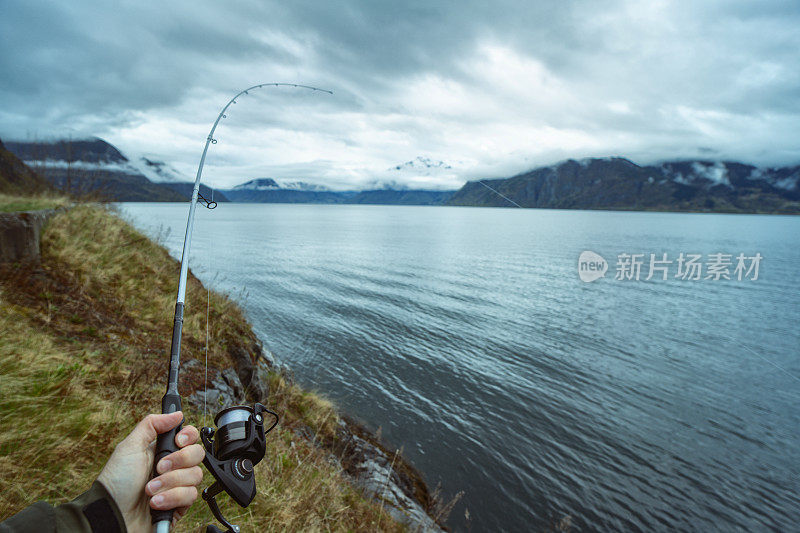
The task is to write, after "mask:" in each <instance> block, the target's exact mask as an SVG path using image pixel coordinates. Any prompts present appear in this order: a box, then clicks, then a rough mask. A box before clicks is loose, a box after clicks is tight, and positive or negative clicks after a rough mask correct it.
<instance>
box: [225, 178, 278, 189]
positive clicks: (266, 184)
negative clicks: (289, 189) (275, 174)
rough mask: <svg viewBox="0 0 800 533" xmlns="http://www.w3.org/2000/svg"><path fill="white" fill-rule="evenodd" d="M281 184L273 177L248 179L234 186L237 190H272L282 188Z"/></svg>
mask: <svg viewBox="0 0 800 533" xmlns="http://www.w3.org/2000/svg"><path fill="white" fill-rule="evenodd" d="M280 188H281V186H280V185H278V184H277V183H276V182H275V180H274V179H272V178H256V179H253V180H250V181H246V182H244V183H241V184H239V185H237V186H236V187H234V189H236V190H237V191H245V190H247V191H270V190H273V189H280Z"/></svg>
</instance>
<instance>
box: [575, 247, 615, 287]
mask: <svg viewBox="0 0 800 533" xmlns="http://www.w3.org/2000/svg"><path fill="white" fill-rule="evenodd" d="M607 270H608V263H607V262H606V260H605V259H603V257H602V256H601V255H599V254H596V253H594V252H590V251H589V250H586V251H584V252H581V255H580V257H578V275H579V276H580V278H581V281H585V282H586V283H589V282H592V281H595V280H597V279H600V278H602V277H604V276H605V275H606V271H607Z"/></svg>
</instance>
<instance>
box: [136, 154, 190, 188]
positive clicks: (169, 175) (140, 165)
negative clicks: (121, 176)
mask: <svg viewBox="0 0 800 533" xmlns="http://www.w3.org/2000/svg"><path fill="white" fill-rule="evenodd" d="M128 164H129V166H130V168H131V169H133V170H137V171H139V172H140V173H141V174H143V175H144V176H145V177H146V178H147V179H149V180H150V181H152V182H154V183H184V182H187V181H192V178H190V177H189V176H186V175H185V174H182V173H181V172H179V171H178V170H176V169H175V167H173V166H172V165H170V164H168V163H164V162H163V161H158V160H156V159H155V158H154V157H153V156H148V155H143V156H140V157H139V158H137V159H135V160H132V161H129V162H128Z"/></svg>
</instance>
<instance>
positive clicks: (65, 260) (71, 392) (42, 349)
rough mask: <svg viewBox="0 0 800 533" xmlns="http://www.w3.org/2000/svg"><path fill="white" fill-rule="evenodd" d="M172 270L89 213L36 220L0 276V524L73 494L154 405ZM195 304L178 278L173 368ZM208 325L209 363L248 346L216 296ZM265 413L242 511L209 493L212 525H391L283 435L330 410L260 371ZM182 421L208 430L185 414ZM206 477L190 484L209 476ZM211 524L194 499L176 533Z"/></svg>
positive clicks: (201, 336)
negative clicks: (258, 456)
mask: <svg viewBox="0 0 800 533" xmlns="http://www.w3.org/2000/svg"><path fill="white" fill-rule="evenodd" d="M177 274H178V264H177V262H176V261H174V260H173V259H172V258H171V257H170V256H169V255H168V254H167V252H166V251H165V250H164V249H163V248H162V247H161V246H159V245H157V244H155V243H153V242H152V241H150V240H149V239H147V238H146V237H144V236H143V235H142V234H140V233H139V232H137V231H136V230H135V229H133V228H132V227H131V226H130V225H128V224H127V223H125V222H123V221H122V220H120V219H119V218H117V217H116V216H114V215H113V214H112V213H109V212H108V211H107V210H106V209H105V208H103V207H99V206H89V205H79V206H77V207H74V208H72V209H70V210H69V211H66V212H62V213H59V214H57V215H56V216H55V217H54V218H53V219H52V220H51V221H50V223H49V224H48V226H47V228H46V230H45V232H44V234H43V236H42V263H41V266H40V268H37V269H34V268H31V267H30V266H19V265H17V266H12V267H5V268H4V269H3V270H2V272H0V329H1V330H2V334H1V335H0V427H2V431H0V486H2V487H4V490H3V491H0V519H2V518H5V517H7V516H9V515H11V514H13V513H15V512H17V511H19V510H20V509H22V508H23V507H25V506H26V505H29V504H31V503H33V502H34V501H37V500H40V499H44V500H47V501H49V502H51V503H54V504H57V503H60V502H63V501H65V500H67V499H70V498H72V497H74V496H76V495H77V494H78V493H80V492H81V491H83V490H85V488H87V487H88V486H89V485H90V484H91V482H92V481H93V480H94V478H95V477H96V476H97V474H98V473H99V471H100V469H101V467H102V465H103V463H104V461H105V459H106V458H107V457H108V456H109V455H110V453H111V451H112V450H113V447H114V445H115V444H116V443H117V442H118V441H119V440H121V439H122V438H123V437H124V436H125V435H126V434H127V433H128V432H129V431H130V430H131V429H132V427H133V426H134V425H135V423H136V422H137V421H138V420H139V419H140V418H141V417H143V416H144V415H145V414H147V413H149V412H154V411H156V410H157V409H158V405H159V401H160V397H161V395H162V394H163V389H164V386H165V379H166V367H167V358H168V357H167V356H168V346H169V340H170V334H171V326H172V312H173V306H174V293H175V290H176V283H177ZM205 301H206V291H205V289H204V288H203V286H202V285H201V284H200V282H199V281H197V280H196V279H194V278H192V279H190V281H189V286H188V289H187V312H186V317H185V323H184V342H183V357H184V359H186V358H192V357H202V355H201V354H202V353H203V348H204V344H205V305H201V303H203V304H204V303H205ZM210 326H211V342H210V345H209V364H210V365H211V366H214V367H217V368H223V367H226V366H230V362H229V361H228V358H227V355H226V353H227V349H228V348H229V345H230V344H231V343H234V342H254V341H255V336H254V334H253V332H252V330H251V328H250V326H249V325H248V324H247V322H246V320H245V319H244V317H243V314H242V312H241V310H240V309H239V308H238V307H237V306H236V305H235V304H234V303H233V302H232V301H231V300H230V299H228V298H227V297H225V296H223V295H219V294H214V293H212V294H211V308H210ZM182 386H184V385H183V384H182ZM189 392H190V391H189V390H185V388H184V389H183V390H181V393H182V394H183V395H184V396H186V395H188V393H189ZM267 404H268V405H269V406H271V407H272V408H273V409H275V410H277V411H278V412H280V413H281V414H282V415H283V419H282V422H281V425H280V426H279V427H278V428H276V429H275V430H274V431H273V432H272V433H271V434H270V436H269V437H268V447H267V453H266V456H265V458H264V460H263V461H262V463H261V464H259V466H258V467H257V472H258V477H257V483H258V487H259V494H258V496H257V497H256V499H255V501H254V502H253V503H252V504H251V505H250V507H249V508H247V509H241V508H239V507H238V506H236V505H235V504H234V503H231V502H229V501H228V500H227V497H226V496H223V497H221V498H220V500H221V503H222V508H223V513H225V514H226V516H228V517H229V518H230V519H232V520H233V521H234V523H238V524H239V525H241V526H242V528H243V531H375V530H381V531H401V530H402V529H403V528H402V526H400V525H399V524H398V523H396V522H394V521H392V520H391V519H390V518H389V517H388V516H387V514H386V513H385V512H384V511H383V510H382V508H381V506H380V505H378V504H376V503H374V502H372V501H370V500H367V499H365V498H364V497H363V496H362V495H361V493H360V492H359V491H358V490H356V489H354V488H353V487H352V486H351V485H350V484H349V483H348V481H347V480H346V479H345V477H344V476H343V474H342V472H341V470H340V467H339V466H338V464H337V463H336V462H335V461H332V460H331V457H330V452H329V451H327V450H326V448H324V447H319V446H315V445H314V444H313V443H311V442H308V441H307V440H305V439H303V438H299V437H297V436H296V435H295V433H294V432H293V431H292V428H293V427H298V426H301V425H307V426H309V427H310V428H312V430H313V431H314V432H315V433H316V434H317V435H318V436H319V438H320V439H325V438H331V437H332V435H333V428H334V427H335V424H336V421H337V416H338V415H337V414H336V411H335V410H334V408H333V406H332V405H331V404H330V403H329V402H327V401H326V400H324V399H322V398H320V397H319V396H318V395H315V394H312V393H309V392H308V391H304V390H301V389H299V388H298V387H297V386H296V385H294V384H292V383H290V382H288V381H287V380H286V379H285V378H284V377H283V376H280V375H278V374H272V375H271V376H270V397H269V399H268V401H267ZM186 418H187V421H188V422H189V423H193V424H195V425H197V426H200V425H201V424H202V423H203V422H206V423H208V422H210V420H206V421H202V420H200V413H197V412H195V411H193V410H191V409H187V410H186ZM209 418H210V417H209ZM206 478H207V479H206V480H204V483H203V486H204V487H205V486H207V485H208V484H210V483H211V481H212V480H211V479H210V476H209V475H208V474H207V475H206ZM211 520H212V517H211V514H210V512H209V511H208V509H207V507H206V506H205V505H204V504H203V503H202V502H198V503H197V504H195V505H194V506H193V507H192V509H191V510H190V512H189V513H188V515H187V516H186V517H185V518H184V519H183V520H182V521H181V523H180V525H179V527H178V531H198V530H201V528H202V527H204V525H205V524H207V523H208V522H209V521H211Z"/></svg>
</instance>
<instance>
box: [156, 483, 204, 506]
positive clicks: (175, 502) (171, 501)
mask: <svg viewBox="0 0 800 533" xmlns="http://www.w3.org/2000/svg"><path fill="white" fill-rule="evenodd" d="M196 499H197V489H196V488H195V487H175V488H173V489H169V490H166V491H164V492H159V493H158V494H156V495H155V496H153V497H152V498H150V507H152V508H153V509H175V508H176V507H188V506H190V505H192V504H193V503H194V501H195V500H196Z"/></svg>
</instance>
